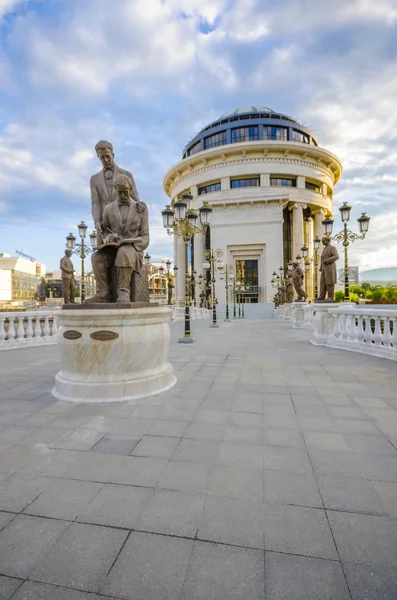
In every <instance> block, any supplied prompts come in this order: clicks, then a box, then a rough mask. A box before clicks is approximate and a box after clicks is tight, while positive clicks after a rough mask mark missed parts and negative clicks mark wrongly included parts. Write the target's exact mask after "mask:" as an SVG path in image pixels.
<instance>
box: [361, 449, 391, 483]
mask: <svg viewBox="0 0 397 600" xmlns="http://www.w3.org/2000/svg"><path fill="white" fill-rule="evenodd" d="M356 459H357V462H358V464H359V466H360V469H361V470H362V472H363V473H364V476H365V477H367V478H368V479H373V480H375V481H394V482H397V458H395V457H394V456H375V455H369V454H365V455H364V454H356Z"/></svg>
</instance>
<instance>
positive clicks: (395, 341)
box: [390, 317, 397, 355]
mask: <svg viewBox="0 0 397 600" xmlns="http://www.w3.org/2000/svg"><path fill="white" fill-rule="evenodd" d="M392 329H393V333H391V330H392ZM390 333H391V345H392V346H393V350H394V353H395V354H396V355H397V317H393V319H390Z"/></svg>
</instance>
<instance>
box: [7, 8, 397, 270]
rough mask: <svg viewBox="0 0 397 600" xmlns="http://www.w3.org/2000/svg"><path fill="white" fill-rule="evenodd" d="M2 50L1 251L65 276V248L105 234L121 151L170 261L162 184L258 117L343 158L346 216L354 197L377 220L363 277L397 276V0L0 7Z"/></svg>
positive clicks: (356, 250)
mask: <svg viewBox="0 0 397 600" xmlns="http://www.w3.org/2000/svg"><path fill="white" fill-rule="evenodd" d="M0 40H1V41H0V252H10V253H13V252H14V251H15V249H21V248H25V250H26V252H27V253H28V254H31V255H33V256H35V257H36V258H37V259H38V260H40V261H42V262H44V263H45V264H46V265H47V268H48V269H51V268H54V267H57V265H58V262H59V257H60V256H61V255H62V253H63V249H64V240H65V235H67V234H68V232H69V231H75V230H76V224H77V223H78V222H80V220H81V219H84V220H86V222H87V223H89V224H90V226H91V225H92V221H91V208H90V196H89V177H90V175H92V174H93V173H95V172H97V171H99V168H100V165H99V163H98V159H97V158H96V156H95V152H94V145H95V143H96V142H97V141H98V140H99V139H109V140H110V141H112V142H113V145H114V147H115V152H116V161H117V163H118V164H119V165H120V166H122V167H124V168H127V169H128V170H131V171H132V172H133V173H134V176H135V179H136V182H137V186H138V190H139V193H140V196H141V198H142V199H143V200H145V201H146V202H147V203H148V204H149V208H150V213H151V237H152V243H151V246H150V249H149V251H150V254H151V255H152V256H153V257H154V258H155V259H161V258H167V257H172V244H171V243H170V238H168V237H167V235H166V234H165V232H164V230H163V229H162V226H161V217H160V210H161V208H162V207H163V206H164V204H165V200H166V198H165V195H164V192H163V190H162V178H163V175H164V173H165V172H166V170H167V169H168V167H169V166H171V165H172V164H173V163H174V162H176V161H177V160H179V159H180V157H181V152H182V149H183V147H184V145H185V144H186V143H187V141H188V140H189V139H190V138H191V137H193V136H194V135H195V134H196V133H197V131H198V130H199V129H201V128H202V127H203V126H204V125H206V124H207V123H209V122H211V121H212V120H214V119H216V118H217V117H218V116H219V115H221V114H222V113H224V112H226V111H229V110H232V109H234V108H236V107H238V106H244V105H247V104H248V105H249V104H253V105H265V106H270V107H271V108H273V109H274V110H277V111H280V112H282V113H285V114H288V115H291V116H293V117H295V118H298V119H300V120H301V121H302V122H304V123H306V124H307V125H308V126H311V127H312V128H313V129H314V130H315V131H316V133H317V135H318V137H319V140H320V145H322V146H324V147H326V148H328V149H329V150H331V151H332V152H334V153H335V154H337V156H339V158H340V159H341V161H342V164H343V166H344V174H343V177H342V179H341V181H340V183H339V184H338V185H337V187H336V190H335V192H336V194H335V213H338V214H339V211H337V207H338V206H340V204H341V203H342V201H344V200H348V201H349V202H350V203H351V204H352V205H353V211H352V217H353V219H354V221H355V219H356V218H357V217H358V216H359V215H360V213H361V211H367V213H368V214H369V215H370V216H371V217H372V219H371V223H370V232H369V234H368V236H367V238H366V240H364V241H363V242H359V243H356V244H355V245H354V246H352V250H351V264H359V265H360V266H361V267H362V268H363V269H364V268H376V267H383V266H396V265H397V237H396V229H397V189H396V187H397V109H396V103H397V0H349V1H346V0H277V2H275V1H274V0H0ZM336 217H337V221H336V226H337V225H339V224H340V222H339V218H338V215H336ZM354 228H356V223H354ZM335 231H336V229H335Z"/></svg>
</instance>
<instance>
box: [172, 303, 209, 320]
mask: <svg viewBox="0 0 397 600" xmlns="http://www.w3.org/2000/svg"><path fill="white" fill-rule="evenodd" d="M210 317H211V311H210V310H208V309H207V308H199V307H196V306H191V307H190V318H191V319H209V318H210ZM184 318H185V307H184V306H173V307H172V320H173V321H181V320H182V319H184Z"/></svg>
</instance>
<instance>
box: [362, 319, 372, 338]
mask: <svg viewBox="0 0 397 600" xmlns="http://www.w3.org/2000/svg"><path fill="white" fill-rule="evenodd" d="M364 319H365V333H364V341H365V343H366V344H370V343H371V342H372V331H371V317H370V316H367V315H365V317H364Z"/></svg>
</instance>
